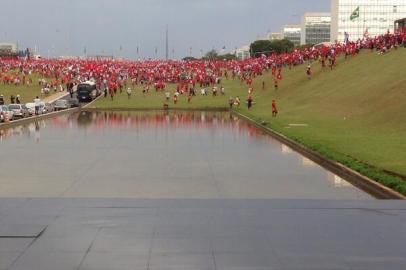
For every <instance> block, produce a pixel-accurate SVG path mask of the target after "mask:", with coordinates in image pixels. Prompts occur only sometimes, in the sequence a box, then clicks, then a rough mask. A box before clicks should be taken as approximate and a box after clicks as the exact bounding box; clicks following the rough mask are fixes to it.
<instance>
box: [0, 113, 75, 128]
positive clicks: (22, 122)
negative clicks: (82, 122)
mask: <svg viewBox="0 0 406 270" xmlns="http://www.w3.org/2000/svg"><path fill="white" fill-rule="evenodd" d="M80 110H81V109H80V108H71V109H66V110H62V111H57V112H51V113H47V114H42V115H37V116H32V117H28V118H23V119H19V120H14V121H11V122H9V123H2V124H0V130H3V129H8V128H13V127H16V126H21V125H25V124H28V123H32V122H36V121H40V120H43V119H47V118H52V117H54V116H58V115H63V114H66V113H73V112H78V111H80Z"/></svg>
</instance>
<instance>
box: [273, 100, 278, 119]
mask: <svg viewBox="0 0 406 270" xmlns="http://www.w3.org/2000/svg"><path fill="white" fill-rule="evenodd" d="M277 115H278V109H277V107H276V101H275V100H272V117H276V116H277Z"/></svg>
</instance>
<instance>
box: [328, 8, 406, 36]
mask: <svg viewBox="0 0 406 270" xmlns="http://www.w3.org/2000/svg"><path fill="white" fill-rule="evenodd" d="M331 16H332V22H331V41H332V42H334V41H338V42H344V41H345V39H346V36H347V37H348V39H349V40H350V41H351V40H357V39H359V38H362V37H364V36H369V37H374V36H377V35H381V34H384V33H385V32H387V31H388V30H389V31H390V32H393V31H394V27H395V21H396V20H398V19H401V18H404V17H406V0H331Z"/></svg>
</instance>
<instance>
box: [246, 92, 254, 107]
mask: <svg viewBox="0 0 406 270" xmlns="http://www.w3.org/2000/svg"><path fill="white" fill-rule="evenodd" d="M252 102H253V99H252V96H251V95H249V96H248V98H247V106H248V110H251V108H252Z"/></svg>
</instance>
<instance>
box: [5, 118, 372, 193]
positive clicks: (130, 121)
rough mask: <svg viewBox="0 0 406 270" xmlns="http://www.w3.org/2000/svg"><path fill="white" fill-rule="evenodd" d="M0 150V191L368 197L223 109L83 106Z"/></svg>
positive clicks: (11, 135)
mask: <svg viewBox="0 0 406 270" xmlns="http://www.w3.org/2000/svg"><path fill="white" fill-rule="evenodd" d="M0 147H1V150H2V155H3V159H2V162H1V163H0V185H1V189H0V197H23V198H25V197H51V198H55V197H56V198H60V197H65V198H92V197H93V198H154V199H157V198H204V199H209V198H235V199H238V198H242V199H245V198H252V199H258V198H283V199H287V198H292V199H371V197H370V196H369V195H368V194H366V193H364V192H363V191H361V190H359V189H357V188H356V187H354V186H352V185H351V184H350V183H348V182H346V181H345V180H344V179H341V178H340V177H338V176H336V175H334V174H333V173H331V172H329V171H327V170H325V169H324V168H322V167H320V166H318V165H317V164H315V163H313V162H312V161H310V160H308V159H307V158H305V157H303V156H302V155H300V154H298V153H296V152H294V151H292V150H291V149H290V148H288V147H286V146H285V145H283V144H281V143H279V142H278V141H276V140H274V139H273V138H271V137H270V136H268V135H265V134H263V133H262V131H261V130H259V129H257V128H256V127H255V126H253V125H250V124H248V123H247V122H245V121H243V120H239V119H238V118H235V117H231V116H230V114H228V113H200V112H171V113H169V114H165V113H164V112H159V113H156V112H151V113H145V112H132V113H127V112H126V113H111V112H110V113H96V112H93V113H89V112H82V113H80V114H73V115H63V116H60V117H56V118H53V119H48V120H44V121H41V122H37V123H32V124H30V125H27V126H22V127H16V128H14V129H11V130H8V131H7V130H6V131H2V136H1V143H0Z"/></svg>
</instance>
